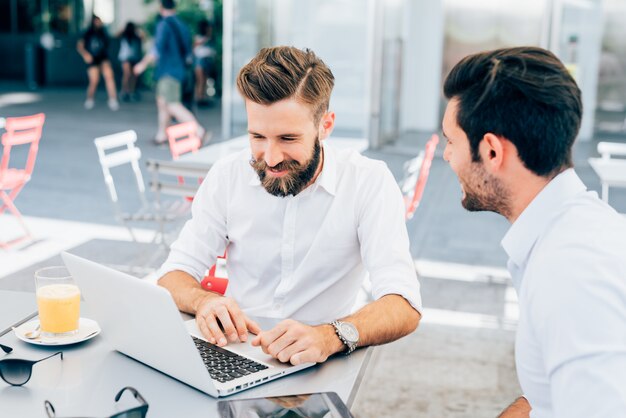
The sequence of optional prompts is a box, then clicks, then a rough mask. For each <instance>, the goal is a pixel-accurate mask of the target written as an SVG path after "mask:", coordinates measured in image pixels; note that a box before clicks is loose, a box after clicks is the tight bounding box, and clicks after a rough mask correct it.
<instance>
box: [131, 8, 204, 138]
mask: <svg viewBox="0 0 626 418" xmlns="http://www.w3.org/2000/svg"><path fill="white" fill-rule="evenodd" d="M159 13H160V15H161V19H160V20H159V22H158V23H157V27H156V35H155V39H154V47H153V48H152V50H151V51H150V52H149V53H147V54H146V55H145V56H144V57H143V59H142V60H141V61H140V62H139V63H138V64H137V65H135V67H134V69H133V71H134V72H135V75H137V76H139V75H140V74H141V73H143V72H144V71H145V70H146V68H147V67H148V65H150V64H151V63H153V62H156V69H155V71H154V78H155V80H156V83H157V85H156V101H157V110H158V118H159V120H158V129H157V133H156V136H155V138H154V142H155V143H156V144H157V145H160V144H164V143H165V142H167V135H166V132H165V130H166V128H167V127H168V126H169V125H170V124H171V122H172V118H174V119H176V121H178V122H179V123H181V122H190V121H193V122H196V124H197V126H198V132H197V135H198V137H200V138H201V140H202V142H203V143H205V142H206V141H207V140H208V135H207V132H206V130H205V129H204V128H203V127H202V126H201V125H200V124H199V123H198V121H197V120H196V118H195V116H194V115H193V113H191V111H190V110H189V109H187V108H186V107H185V106H184V105H183V103H182V98H183V97H182V96H183V87H182V85H183V82H184V81H185V73H186V72H187V66H188V65H190V64H191V61H192V59H193V56H192V48H191V34H190V33H189V29H188V28H187V26H186V25H185V24H184V23H183V21H182V20H180V19H179V18H178V16H177V15H176V4H175V3H174V0H161V8H160V11H159Z"/></svg>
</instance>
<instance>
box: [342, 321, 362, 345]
mask: <svg viewBox="0 0 626 418" xmlns="http://www.w3.org/2000/svg"><path fill="white" fill-rule="evenodd" d="M340 329H341V335H343V337H344V338H345V339H346V340H348V341H350V342H353V343H355V342H357V341H358V340H359V331H357V329H356V327H355V326H354V325H352V324H348V323H346V322H344V323H342V324H341V326H340Z"/></svg>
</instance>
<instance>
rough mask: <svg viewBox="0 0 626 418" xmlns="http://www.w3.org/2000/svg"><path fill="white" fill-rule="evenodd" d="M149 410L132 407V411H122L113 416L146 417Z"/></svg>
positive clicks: (117, 417) (126, 417)
mask: <svg viewBox="0 0 626 418" xmlns="http://www.w3.org/2000/svg"><path fill="white" fill-rule="evenodd" d="M146 412H147V410H145V411H144V410H140V409H132V410H130V411H124V412H120V413H119V414H117V415H113V416H112V417H111V418H145V416H146Z"/></svg>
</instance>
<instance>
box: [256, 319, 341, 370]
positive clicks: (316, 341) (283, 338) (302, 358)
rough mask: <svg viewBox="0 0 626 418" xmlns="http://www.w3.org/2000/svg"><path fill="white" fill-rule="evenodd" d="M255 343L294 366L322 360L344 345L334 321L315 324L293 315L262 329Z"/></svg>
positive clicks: (267, 352) (266, 351)
mask: <svg viewBox="0 0 626 418" xmlns="http://www.w3.org/2000/svg"><path fill="white" fill-rule="evenodd" d="M252 345H254V346H261V348H262V349H263V351H264V352H265V353H266V354H269V355H271V356H272V357H274V358H276V359H278V360H279V361H281V362H283V363H291V364H293V365H294V366H296V365H298V364H302V363H322V362H324V361H326V359H327V358H328V357H330V356H331V355H333V354H335V353H338V352H340V351H342V350H343V349H345V347H344V345H343V343H342V342H341V340H340V339H339V337H338V336H337V334H335V329H334V328H333V326H332V325H328V324H325V325H318V326H315V327H312V326H309V325H304V324H302V323H300V322H297V321H294V320H292V319H287V320H285V321H282V322H280V323H279V324H278V325H276V326H275V327H274V328H272V329H271V330H269V331H264V332H261V333H259V334H258V335H257V336H256V338H254V339H253V340H252Z"/></svg>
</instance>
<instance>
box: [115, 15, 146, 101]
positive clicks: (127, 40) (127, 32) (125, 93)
mask: <svg viewBox="0 0 626 418" xmlns="http://www.w3.org/2000/svg"><path fill="white" fill-rule="evenodd" d="M119 38H120V51H119V54H118V59H119V60H120V63H121V64H122V90H121V92H120V98H121V99H122V101H124V102H128V101H130V100H138V99H139V96H138V94H137V91H136V89H137V76H136V75H135V73H134V72H133V67H134V66H135V65H137V64H138V63H139V61H141V58H143V51H142V42H143V35H142V34H141V32H140V31H139V29H138V28H137V26H135V24H134V23H133V22H128V23H127V24H126V27H125V28H124V30H123V31H122V33H120V35H119Z"/></svg>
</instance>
